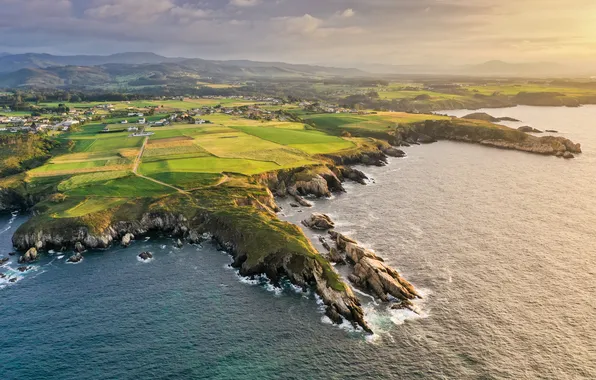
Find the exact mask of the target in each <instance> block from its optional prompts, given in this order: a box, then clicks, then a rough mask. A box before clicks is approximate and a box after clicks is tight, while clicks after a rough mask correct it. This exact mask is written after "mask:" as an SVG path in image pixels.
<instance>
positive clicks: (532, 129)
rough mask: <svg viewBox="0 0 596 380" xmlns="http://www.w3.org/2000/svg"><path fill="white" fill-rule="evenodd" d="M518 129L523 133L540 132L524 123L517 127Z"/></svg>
mask: <svg viewBox="0 0 596 380" xmlns="http://www.w3.org/2000/svg"><path fill="white" fill-rule="evenodd" d="M517 130H518V131H520V132H525V133H542V131H541V130H539V129H536V128H532V127H530V126H528V125H524V126H523V127H519V128H517Z"/></svg>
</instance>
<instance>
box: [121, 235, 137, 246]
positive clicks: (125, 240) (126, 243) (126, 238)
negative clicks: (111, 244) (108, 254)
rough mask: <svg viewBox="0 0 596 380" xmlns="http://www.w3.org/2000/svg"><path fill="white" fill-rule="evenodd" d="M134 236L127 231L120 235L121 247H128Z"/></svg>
mask: <svg viewBox="0 0 596 380" xmlns="http://www.w3.org/2000/svg"><path fill="white" fill-rule="evenodd" d="M134 238H135V236H134V235H133V234H131V233H127V234H126V235H124V236H123V237H122V241H121V242H120V243H121V244H122V246H123V247H128V246H129V245H130V243H131V242H132V241H133V240H134Z"/></svg>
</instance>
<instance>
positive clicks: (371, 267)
mask: <svg viewBox="0 0 596 380" xmlns="http://www.w3.org/2000/svg"><path fill="white" fill-rule="evenodd" d="M329 234H330V235H331V237H333V238H334V239H335V241H336V244H337V247H338V251H341V252H345V254H346V258H347V259H349V261H350V262H351V263H353V264H354V271H353V273H352V274H351V275H350V276H349V277H348V279H349V280H350V281H351V282H352V283H353V284H354V285H356V286H358V287H360V288H362V289H366V290H370V291H372V293H373V294H374V295H375V296H376V297H377V298H379V299H381V300H382V301H384V302H388V301H389V299H390V298H389V296H392V297H394V298H397V299H399V300H412V299H415V298H420V295H419V294H418V292H417V291H416V290H415V289H414V287H413V286H412V284H410V283H409V282H408V281H406V280H405V279H404V278H403V277H401V275H400V274H399V273H398V272H397V271H396V270H395V269H393V268H391V267H390V266H389V265H387V264H385V263H384V260H383V259H382V258H381V257H379V256H377V255H376V254H375V253H374V252H372V251H371V250H368V249H366V248H364V247H362V246H360V245H359V244H358V242H356V241H355V240H353V239H350V238H348V237H346V236H344V235H342V234H340V233H338V232H335V231H331V232H330V233H329ZM333 254H335V253H334V252H333Z"/></svg>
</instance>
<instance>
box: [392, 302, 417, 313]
mask: <svg viewBox="0 0 596 380" xmlns="http://www.w3.org/2000/svg"><path fill="white" fill-rule="evenodd" d="M391 309H393V310H403V309H408V310H411V311H413V312H414V313H416V314H418V312H417V311H416V309H415V308H414V304H413V303H412V301H410V300H401V301H399V302H396V303H394V304H393V305H391Z"/></svg>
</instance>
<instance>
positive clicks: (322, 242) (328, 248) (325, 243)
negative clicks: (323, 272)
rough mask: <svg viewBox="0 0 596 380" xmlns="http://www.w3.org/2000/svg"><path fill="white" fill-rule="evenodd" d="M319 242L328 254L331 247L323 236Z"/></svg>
mask: <svg viewBox="0 0 596 380" xmlns="http://www.w3.org/2000/svg"><path fill="white" fill-rule="evenodd" d="M319 242H321V245H323V248H325V249H326V250H327V252H329V251H331V246H330V245H329V243H327V239H325V238H324V237H323V236H319Z"/></svg>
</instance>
